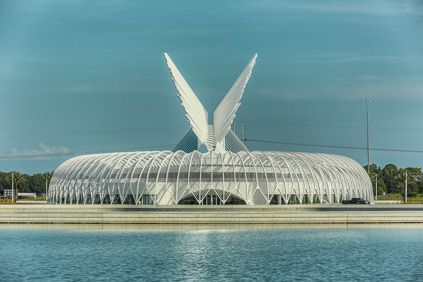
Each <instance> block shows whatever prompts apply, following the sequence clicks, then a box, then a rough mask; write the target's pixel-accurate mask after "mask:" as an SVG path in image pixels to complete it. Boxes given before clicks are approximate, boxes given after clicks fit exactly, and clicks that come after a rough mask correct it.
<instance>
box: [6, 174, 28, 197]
mask: <svg viewBox="0 0 423 282" xmlns="http://www.w3.org/2000/svg"><path fill="white" fill-rule="evenodd" d="M12 178H13V183H14V187H12V189H14V190H15V191H14V199H13V200H14V201H15V202H16V200H17V199H18V185H19V184H22V183H24V182H25V180H26V179H25V176H24V175H22V174H20V173H19V172H12V173H11V174H9V176H8V180H9V181H12Z"/></svg>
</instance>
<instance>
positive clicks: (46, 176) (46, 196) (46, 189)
mask: <svg viewBox="0 0 423 282" xmlns="http://www.w3.org/2000/svg"><path fill="white" fill-rule="evenodd" d="M47 181H48V179H47V173H46V201H47V186H48V184H47Z"/></svg>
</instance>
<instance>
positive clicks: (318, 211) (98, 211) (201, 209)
mask: <svg viewBox="0 0 423 282" xmlns="http://www.w3.org/2000/svg"><path fill="white" fill-rule="evenodd" d="M3 224H53V225H56V224H66V225H68V224H81V225H87V224H88V225H93V224H94V225H95V224H97V225H295V224H296V225H319V224H323V225H333V224H343V225H345V224H351V225H356V224H376V225H377V224H423V205H377V204H376V205H370V206H369V205H366V206H358V205H357V206H353V205H348V206H345V205H287V206H256V207H251V206H132V205H103V206H100V205H46V204H24V205H0V225H3Z"/></svg>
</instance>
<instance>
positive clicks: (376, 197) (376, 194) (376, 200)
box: [376, 174, 377, 201]
mask: <svg viewBox="0 0 423 282" xmlns="http://www.w3.org/2000/svg"><path fill="white" fill-rule="evenodd" d="M376 201H377V174H376Z"/></svg>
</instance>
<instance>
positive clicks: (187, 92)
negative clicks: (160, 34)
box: [164, 53, 208, 144]
mask: <svg viewBox="0 0 423 282" xmlns="http://www.w3.org/2000/svg"><path fill="white" fill-rule="evenodd" d="M164 56H165V59H166V63H167V66H168V68H169V72H170V75H171V76H172V80H173V82H174V83H175V86H176V90H178V93H179V94H178V97H179V99H180V100H181V105H182V108H183V109H184V111H185V113H186V114H185V116H186V118H187V120H188V123H189V125H190V127H191V128H192V130H193V131H194V133H195V135H197V137H198V139H199V141H200V142H201V143H202V144H207V135H208V134H207V133H208V114H207V111H206V109H205V108H204V107H203V104H201V102H200V100H198V98H197V96H196V95H195V94H194V92H193V91H192V89H191V87H189V85H188V83H187V82H186V81H185V79H184V77H183V76H182V74H181V73H180V72H179V70H178V68H177V67H176V66H175V64H174V63H173V61H172V59H170V57H169V55H168V54H167V53H164Z"/></svg>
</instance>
